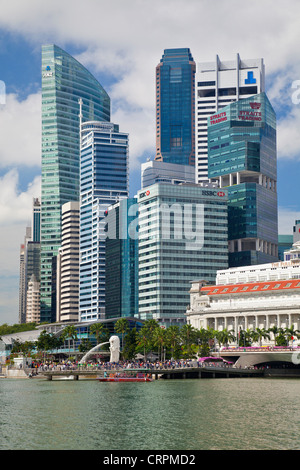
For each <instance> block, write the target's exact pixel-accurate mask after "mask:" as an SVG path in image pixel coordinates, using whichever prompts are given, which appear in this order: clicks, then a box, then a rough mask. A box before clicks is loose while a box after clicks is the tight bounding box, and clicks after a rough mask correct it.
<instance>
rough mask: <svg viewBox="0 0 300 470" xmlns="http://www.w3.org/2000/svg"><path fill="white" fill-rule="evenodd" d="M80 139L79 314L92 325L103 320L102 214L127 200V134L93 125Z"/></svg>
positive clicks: (115, 127)
mask: <svg viewBox="0 0 300 470" xmlns="http://www.w3.org/2000/svg"><path fill="white" fill-rule="evenodd" d="M81 137H82V144H81V165H80V268H79V272H80V274H79V280H80V287H79V311H80V321H92V320H98V319H104V318H105V240H106V232H105V225H106V217H105V213H106V210H107V209H108V207H109V206H110V205H112V204H115V203H116V202H117V201H119V200H121V199H123V198H127V197H128V134H124V133H122V132H120V131H119V126H118V125H116V124H113V123H105V122H95V121H93V122H84V123H83V124H82V133H81Z"/></svg>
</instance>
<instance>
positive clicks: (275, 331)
mask: <svg viewBox="0 0 300 470" xmlns="http://www.w3.org/2000/svg"><path fill="white" fill-rule="evenodd" d="M268 332H269V333H273V335H274V345H276V336H277V335H279V334H280V333H281V332H282V328H278V326H276V325H274V326H272V327H271V328H269V329H268Z"/></svg>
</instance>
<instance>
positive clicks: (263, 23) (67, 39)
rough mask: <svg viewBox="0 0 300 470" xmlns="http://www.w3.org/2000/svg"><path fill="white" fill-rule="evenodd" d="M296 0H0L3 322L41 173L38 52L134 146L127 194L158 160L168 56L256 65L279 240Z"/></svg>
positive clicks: (290, 209) (296, 143) (299, 71)
mask: <svg viewBox="0 0 300 470" xmlns="http://www.w3.org/2000/svg"><path fill="white" fill-rule="evenodd" d="M299 43H300V2H298V0H286V1H285V2H279V1H276V0H275V1H274V0H271V1H270V0H264V1H261V0H259V1H258V0H251V2H241V0H226V1H224V0H214V1H211V0H126V1H125V0H109V1H103V0H85V1H84V2H82V1H78V0H63V1H62V0H51V2H45V1H41V0H26V1H24V0H10V1H9V2H8V1H7V0H0V324H2V323H8V324H13V323H17V322H18V308H19V299H18V295H19V251H20V244H21V243H23V240H24V235H25V229H26V226H28V225H30V221H31V213H32V199H33V197H39V196H40V192H41V188H40V182H41V181H40V179H41V178H40V173H41V46H42V45H43V44H56V45H58V46H59V47H61V48H63V49H64V50H65V51H67V52H68V53H69V54H71V55H72V56H73V57H75V58H76V59H77V60H79V62H81V63H82V64H83V65H84V66H85V67H86V68H87V69H88V70H90V72H91V73H92V74H93V75H94V76H95V77H96V78H97V79H98V81H99V82H100V83H101V84H102V86H103V87H104V88H105V89H106V91H107V92H108V94H109V95H110V98H111V121H112V122H114V123H116V124H119V126H120V130H121V131H122V132H128V133H129V139H130V150H129V153H130V194H131V196H133V195H134V194H135V192H136V191H137V190H138V189H139V188H140V165H141V163H142V162H144V161H146V159H147V158H148V157H150V158H153V157H154V152H155V67H156V65H157V64H158V63H159V61H160V58H161V56H162V54H163V51H164V49H168V48H177V47H189V48H190V50H191V53H192V55H193V58H194V60H195V62H196V64H197V63H198V62H205V61H213V60H214V59H215V56H216V54H218V55H219V57H220V59H221V60H234V59H235V57H236V54H237V53H239V54H240V57H241V59H243V58H245V59H256V58H263V59H264V63H265V68H266V92H267V95H268V98H269V100H270V101H271V103H272V105H273V107H274V110H275V111H276V115H277V156H278V162H277V163H278V185H277V190H278V211H279V212H278V213H279V233H280V234H290V235H291V234H292V232H293V225H294V222H295V220H296V219H298V218H299V219H300V197H298V187H299V186H298V180H299V170H300V57H299Z"/></svg>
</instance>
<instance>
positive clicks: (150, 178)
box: [141, 160, 195, 189]
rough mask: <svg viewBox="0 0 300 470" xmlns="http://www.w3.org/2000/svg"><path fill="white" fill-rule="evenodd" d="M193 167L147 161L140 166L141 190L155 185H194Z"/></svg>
mask: <svg viewBox="0 0 300 470" xmlns="http://www.w3.org/2000/svg"><path fill="white" fill-rule="evenodd" d="M194 182H195V167H194V166H192V165H180V164H176V163H166V162H162V161H159V160H149V161H147V162H145V163H142V165H141V189H143V188H147V187H148V186H151V185H152V184H155V183H171V184H180V183H194Z"/></svg>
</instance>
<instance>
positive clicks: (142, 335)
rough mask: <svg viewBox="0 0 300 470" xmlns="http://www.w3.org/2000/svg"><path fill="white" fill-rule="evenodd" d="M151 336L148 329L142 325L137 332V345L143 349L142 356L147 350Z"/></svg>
mask: <svg viewBox="0 0 300 470" xmlns="http://www.w3.org/2000/svg"><path fill="white" fill-rule="evenodd" d="M150 341H151V338H150V334H149V331H148V330H147V328H145V327H144V326H143V327H142V328H141V329H140V331H139V332H138V334H137V346H140V347H143V349H144V358H146V351H147V352H148V350H149V346H150V344H151V342H150Z"/></svg>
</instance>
